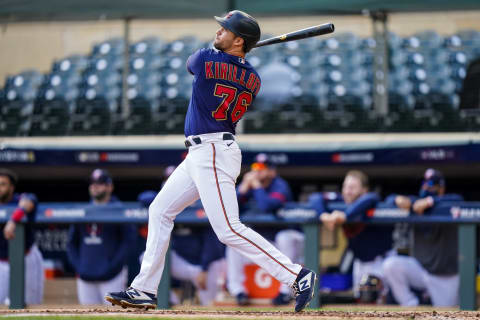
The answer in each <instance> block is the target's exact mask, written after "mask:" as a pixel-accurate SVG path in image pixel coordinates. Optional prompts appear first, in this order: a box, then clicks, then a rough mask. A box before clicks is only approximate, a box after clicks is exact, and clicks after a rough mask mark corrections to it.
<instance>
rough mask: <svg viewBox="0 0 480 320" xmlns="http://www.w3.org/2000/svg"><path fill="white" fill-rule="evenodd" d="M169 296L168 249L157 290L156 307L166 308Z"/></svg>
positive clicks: (168, 306)
mask: <svg viewBox="0 0 480 320" xmlns="http://www.w3.org/2000/svg"><path fill="white" fill-rule="evenodd" d="M169 298H170V249H168V250H167V253H166V254H165V266H164V267H163V273H162V279H160V284H159V285H158V291H157V309H168V308H170V305H169Z"/></svg>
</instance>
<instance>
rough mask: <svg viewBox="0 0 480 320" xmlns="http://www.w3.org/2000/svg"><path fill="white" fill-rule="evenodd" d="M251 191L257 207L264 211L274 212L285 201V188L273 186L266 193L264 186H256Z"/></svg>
mask: <svg viewBox="0 0 480 320" xmlns="http://www.w3.org/2000/svg"><path fill="white" fill-rule="evenodd" d="M252 192H253V196H254V198H255V201H256V202H257V206H258V208H259V209H260V210H262V211H265V212H274V211H276V210H278V209H280V208H281V207H283V205H284V204H285V202H286V201H287V194H286V190H284V189H283V188H278V189H277V188H275V189H274V190H271V191H270V193H267V191H266V190H265V189H264V188H262V187H261V186H257V188H255V187H254V189H253V191H252Z"/></svg>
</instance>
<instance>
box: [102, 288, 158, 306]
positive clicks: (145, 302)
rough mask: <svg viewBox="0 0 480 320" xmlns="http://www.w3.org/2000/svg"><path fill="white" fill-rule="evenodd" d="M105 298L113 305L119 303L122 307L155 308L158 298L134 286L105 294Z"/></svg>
mask: <svg viewBox="0 0 480 320" xmlns="http://www.w3.org/2000/svg"><path fill="white" fill-rule="evenodd" d="M105 300H107V301H108V302H110V303H111V304H112V305H118V306H121V307H122V308H124V309H125V308H138V309H145V310H148V309H155V308H156V307H157V298H156V297H155V295H154V294H151V293H148V292H143V291H140V290H137V289H134V288H131V287H130V288H128V289H127V290H126V291H120V292H110V293H108V294H107V295H105Z"/></svg>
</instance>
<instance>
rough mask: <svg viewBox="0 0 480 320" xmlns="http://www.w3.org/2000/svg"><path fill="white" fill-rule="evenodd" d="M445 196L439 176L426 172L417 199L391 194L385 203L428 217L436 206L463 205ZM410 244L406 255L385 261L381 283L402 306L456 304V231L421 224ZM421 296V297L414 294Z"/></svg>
mask: <svg viewBox="0 0 480 320" xmlns="http://www.w3.org/2000/svg"><path fill="white" fill-rule="evenodd" d="M445 192H446V183H445V178H444V176H443V174H442V173H441V172H440V171H438V170H435V169H431V168H430V169H427V170H426V171H425V173H424V176H423V181H422V184H421V187H420V191H419V193H418V196H414V195H410V196H404V195H397V194H393V195H390V196H389V197H387V199H386V200H385V202H387V203H390V204H392V205H395V206H397V207H399V208H402V209H405V210H409V211H410V214H411V215H418V216H428V215H430V214H432V211H433V210H432V209H433V208H435V206H436V205H438V204H439V203H442V202H446V201H449V202H451V201H463V197H462V196H461V195H459V194H454V193H450V194H447V193H445ZM411 232H413V237H410V238H411V239H412V240H413V242H411V243H410V247H411V248H410V252H409V254H410V255H398V256H392V257H389V258H387V259H386V260H385V261H384V264H383V269H384V276H385V280H386V281H387V283H388V286H389V288H390V290H391V292H392V294H393V297H394V298H395V300H396V302H397V303H398V304H400V305H402V306H417V305H419V304H422V303H424V302H425V301H428V299H425V298H424V295H423V293H426V294H427V295H428V297H429V299H430V301H431V303H432V304H433V305H434V306H436V307H437V306H438V307H451V306H455V305H457V304H458V289H459V281H460V280H459V275H458V227H457V225H453V224H421V225H414V226H413V227H412V228H411ZM418 292H421V294H418Z"/></svg>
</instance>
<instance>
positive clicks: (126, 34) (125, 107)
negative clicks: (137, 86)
mask: <svg viewBox="0 0 480 320" xmlns="http://www.w3.org/2000/svg"><path fill="white" fill-rule="evenodd" d="M131 21H132V18H130V17H127V18H125V20H124V23H123V45H124V50H123V68H122V119H123V120H127V119H128V116H129V115H130V101H129V99H128V81H127V80H128V75H129V73H130V22H131Z"/></svg>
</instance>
